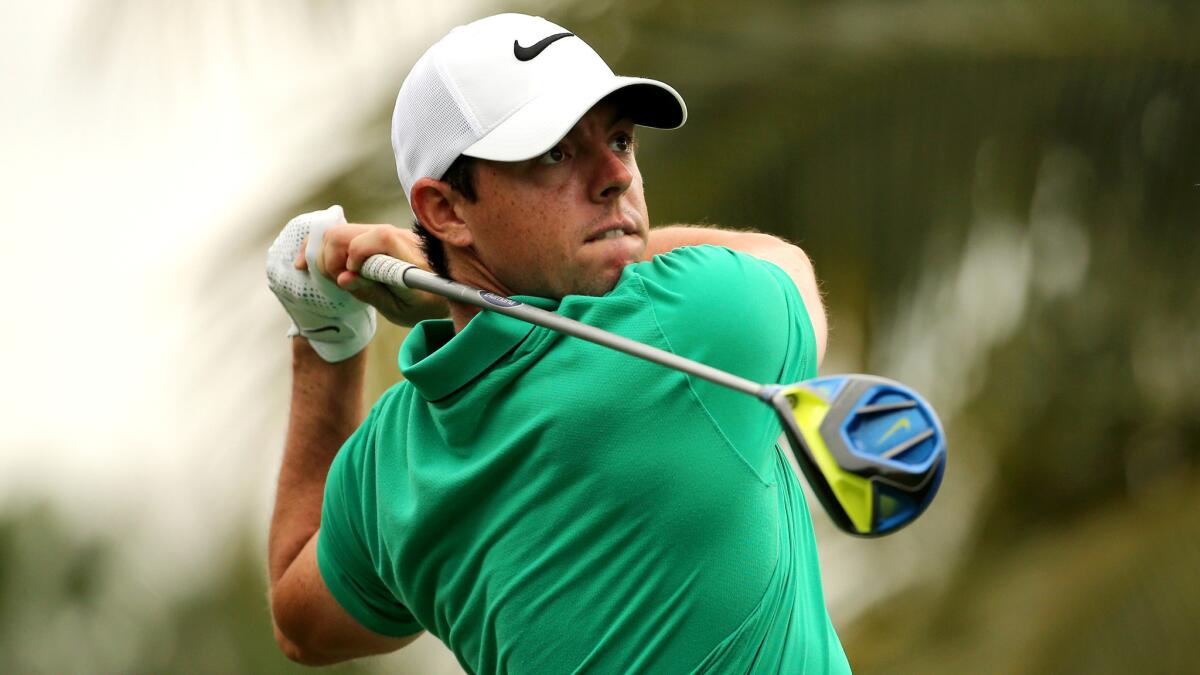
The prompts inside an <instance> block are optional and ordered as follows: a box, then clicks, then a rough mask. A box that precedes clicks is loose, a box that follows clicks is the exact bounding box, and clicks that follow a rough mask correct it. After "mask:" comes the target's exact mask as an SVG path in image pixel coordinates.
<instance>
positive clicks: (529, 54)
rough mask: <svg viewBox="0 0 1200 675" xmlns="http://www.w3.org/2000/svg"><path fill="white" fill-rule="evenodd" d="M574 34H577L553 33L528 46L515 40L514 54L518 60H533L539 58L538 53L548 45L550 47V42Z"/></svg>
mask: <svg viewBox="0 0 1200 675" xmlns="http://www.w3.org/2000/svg"><path fill="white" fill-rule="evenodd" d="M574 36H575V34H574V33H555V34H554V35H551V36H549V37H544V38H542V39H541V40H538V41H537V42H535V43H533V44H531V45H529V46H528V47H522V46H521V44H520V43H519V42H517V41H516V40H513V56H515V57H517V60H518V61H532V60H534V59H535V58H537V55H538V54H541V53H542V52H543V51H544V50H545V49H546V47H549V46H550V43H552V42H554V41H555V40H561V39H563V38H568V37H574Z"/></svg>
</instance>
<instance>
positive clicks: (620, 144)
mask: <svg viewBox="0 0 1200 675" xmlns="http://www.w3.org/2000/svg"><path fill="white" fill-rule="evenodd" d="M608 147H610V148H612V149H613V150H614V151H615V152H633V149H634V148H635V147H637V141H635V140H634V138H633V136H630V135H629V134H621V135H620V136H617V137H616V138H614V139H612V140H611V141H609V143H608Z"/></svg>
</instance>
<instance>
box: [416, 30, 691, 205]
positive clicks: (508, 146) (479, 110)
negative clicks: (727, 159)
mask: <svg viewBox="0 0 1200 675" xmlns="http://www.w3.org/2000/svg"><path fill="white" fill-rule="evenodd" d="M617 90H627V92H628V93H627V94H626V95H627V98H628V101H627V106H628V108H627V113H628V114H629V116H630V118H631V119H632V120H633V121H634V123H635V124H641V125H643V126H649V127H658V128H661V129H675V128H677V127H680V126H683V123H684V121H685V120H686V119H687V107H686V106H685V105H684V103H683V98H682V97H680V96H679V93H678V92H676V91H675V90H674V89H672V88H671V87H669V86H667V85H666V84H663V83H662V82H658V81H656V80H647V79H643V78H640V77H619V76H617V75H614V74H613V72H612V69H610V68H609V67H608V64H606V63H604V60H603V59H601V58H600V55H599V54H597V53H596V52H595V51H594V50H593V49H592V48H591V47H589V46H588V45H587V43H585V42H584V41H583V40H581V39H580V38H579V37H577V36H576V35H574V34H572V33H571V32H570V31H568V30H566V29H564V28H563V27H562V26H558V25H555V24H553V23H551V22H549V21H547V20H545V19H543V18H541V17H536V16H526V15H524V14H498V15H496V16H490V17H488V18H486V19H480V20H479V21H475V22H473V23H469V24H467V25H465V26H459V27H457V28H455V29H454V30H451V31H450V32H449V33H448V34H447V35H446V36H445V37H443V38H442V39H441V40H439V41H438V42H437V43H436V44H434V45H433V46H432V47H430V48H429V50H428V51H426V52H425V54H424V55H422V56H421V58H420V59H419V60H418V61H417V63H416V65H414V66H413V68H412V71H411V72H409V74H408V77H407V78H405V80H404V84H403V85H401V86H400V94H399V95H398V96H397V97H396V109H395V111H394V112H393V113H392V150H393V151H394V152H395V154H396V173H397V174H399V176H400V184H401V185H402V186H403V187H404V194H405V196H406V197H408V198H409V200H410V202H411V200H412V187H413V184H414V183H416V182H417V181H418V180H419V179H421V178H425V177H429V178H435V179H441V177H442V175H443V174H445V173H446V170H447V169H449V168H450V165H451V164H452V163H453V162H454V160H455V159H456V158H458V156H459V155H469V156H471V157H478V158H481V159H491V160H497V161H501V162H518V161H521V160H526V159H532V158H534V157H537V156H538V155H540V154H542V153H544V152H546V151H547V150H549V149H550V148H552V147H554V145H555V144H556V143H558V142H559V141H560V140H562V138H563V137H564V136H566V135H567V132H569V131H570V130H571V127H573V126H575V123H576V122H578V121H579V119H580V118H581V117H583V116H584V114H586V113H587V111H588V110H590V109H591V107H592V106H594V105H595V104H596V103H597V102H599V101H600V99H602V98H604V97H605V96H608V95H609V94H611V93H613V92H615V91H617Z"/></svg>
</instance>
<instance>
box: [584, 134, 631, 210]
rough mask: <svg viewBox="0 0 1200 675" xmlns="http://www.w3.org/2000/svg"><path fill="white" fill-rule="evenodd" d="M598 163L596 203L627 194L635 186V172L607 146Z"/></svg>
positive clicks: (594, 184)
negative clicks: (630, 187)
mask: <svg viewBox="0 0 1200 675" xmlns="http://www.w3.org/2000/svg"><path fill="white" fill-rule="evenodd" d="M596 162H597V166H596V170H595V177H594V179H593V184H592V199H593V200H594V201H596V202H606V201H610V200H613V199H616V198H617V197H620V196H621V195H623V194H625V191H626V190H628V189H629V186H630V185H632V184H633V172H632V171H630V170H629V167H628V166H626V165H625V162H624V161H622V159H621V157H619V156H618V155H617V153H615V152H613V151H612V150H611V149H610V148H608V147H607V146H605V148H604V151H603V152H601V153H600V155H599V159H597V160H596Z"/></svg>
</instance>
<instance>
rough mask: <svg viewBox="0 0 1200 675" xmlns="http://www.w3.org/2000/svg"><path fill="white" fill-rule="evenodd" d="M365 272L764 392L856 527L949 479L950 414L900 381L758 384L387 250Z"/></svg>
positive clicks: (917, 507) (820, 490) (871, 533)
mask: <svg viewBox="0 0 1200 675" xmlns="http://www.w3.org/2000/svg"><path fill="white" fill-rule="evenodd" d="M361 274H362V276H363V277H366V278H367V279H371V280H372V281H377V282H380V283H383V284H389V285H393V286H402V287H406V288H412V289H418V290H423V291H427V292H429V293H433V294H435V295H439V296H442V297H445V298H448V299H451V300H456V301H458V302H462V303H466V304H469V305H474V306H476V307H480V308H482V309H485V310H488V311H491V312H497V313H499V314H503V315H505V316H510V317H513V318H515V319H519V320H521V321H525V322H527V323H531V324H534V325H536V326H542V327H543V328H549V329H550V330H554V331H557V332H559V333H563V334H565V335H570V336H572V337H577V338H579V339H581V340H587V341H589V342H593V343H596V344H599V345H603V346H605V347H609V348H612V349H616V350H618V351H621V352H624V353H626V354H630V355H632V356H636V357H638V358H642V359H646V360H647V361H651V362H653V363H657V364H659V365H662V366H666V367H668V368H674V369H676V370H680V371H682V372H684V373H687V374H689V375H694V376H696V377H699V378H703V379H705V380H708V381H710V382H713V383H716V384H719V385H722V386H725V387H729V388H730V389H734V390H736V391H740V392H743V393H746V394H749V395H751V396H754V397H755V398H758V399H760V400H762V401H763V402H765V403H767V404H768V405H770V406H771V407H772V408H773V409H774V410H775V411H776V413H777V414H778V416H779V420H780V422H781V423H782V425H783V430H784V434H785V435H786V436H787V438H788V444H789V445H790V446H791V452H792V456H793V457H794V458H795V460H796V464H797V465H798V466H799V467H800V469H801V471H802V472H803V474H804V476H805V478H806V479H807V480H808V484H809V485H810V486H811V488H812V490H813V492H814V493H815V494H816V495H817V498H818V500H819V501H820V502H821V505H822V506H823V507H824V508H825V511H826V512H827V513H828V514H829V516H830V518H831V519H832V520H833V522H834V524H835V525H837V527H838V528H840V529H841V530H843V531H845V532H847V533H849V534H852V535H855V536H860V537H877V536H882V535H885V534H890V533H892V532H895V531H896V530H898V529H900V528H901V527H903V526H905V525H907V524H908V523H910V522H912V521H913V520H915V519H916V518H917V516H919V515H921V513H922V512H924V510H925V508H926V507H927V506H928V505H929V503H930V501H932V500H933V497H934V495H935V494H936V493H937V490H938V487H939V486H940V485H941V481H942V474H943V473H944V471H945V467H946V444H945V433H944V432H943V431H942V425H941V422H940V421H939V420H938V418H937V414H936V413H934V411H933V408H932V407H931V406H930V405H929V404H928V403H927V402H926V401H925V400H924V399H923V398H921V397H920V396H919V395H918V394H917V393H916V392H914V391H912V390H911V389H909V388H908V387H906V386H904V385H902V384H900V383H898V382H894V381H892V380H887V379H884V378H881V377H875V376H871V375H835V376H828V377H819V378H814V379H811V380H804V381H802V382H797V383H794V384H784V385H780V384H759V383H757V382H752V381H750V380H747V379H744V378H741V377H738V376H737V375H733V374H731V373H727V372H725V371H723V370H718V369H716V368H713V367H711V366H706V365H704V364H702V363H698V362H696V361H692V360H690V359H686V358H683V357H681V356H678V355H676V354H672V353H670V352H666V351H663V350H661V349H657V348H655V347H651V346H649V345H645V344H642V343H640V342H636V341H634V340H630V339H628V338H625V337H621V336H619V335H615V334H613V333H610V332H608V331H605V330H602V329H599V328H596V327H595V326H589V325H586V324H583V323H580V322H578V321H575V320H572V319H568V318H566V317H563V316H560V315H558V314H555V313H553V312H548V311H546V310H543V309H540V308H538V307H533V306H530V305H526V304H524V303H522V302H520V301H518V300H513V299H511V298H507V297H504V296H502V295H497V294H495V293H491V292H488V291H483V290H479V289H477V288H472V287H470V286H467V285H465V284H461V283H458V282H455V281H450V280H448V279H444V278H442V277H439V276H437V275H436V274H433V273H431V272H427V271H425V270H423V269H421V268H419V267H417V266H416V265H412V264H409V263H406V262H403V261H401V260H397V259H396V258H392V257H390V256H387V255H373V256H371V257H370V258H367V260H366V262H365V263H364V264H363V267H362V272H361Z"/></svg>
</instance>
